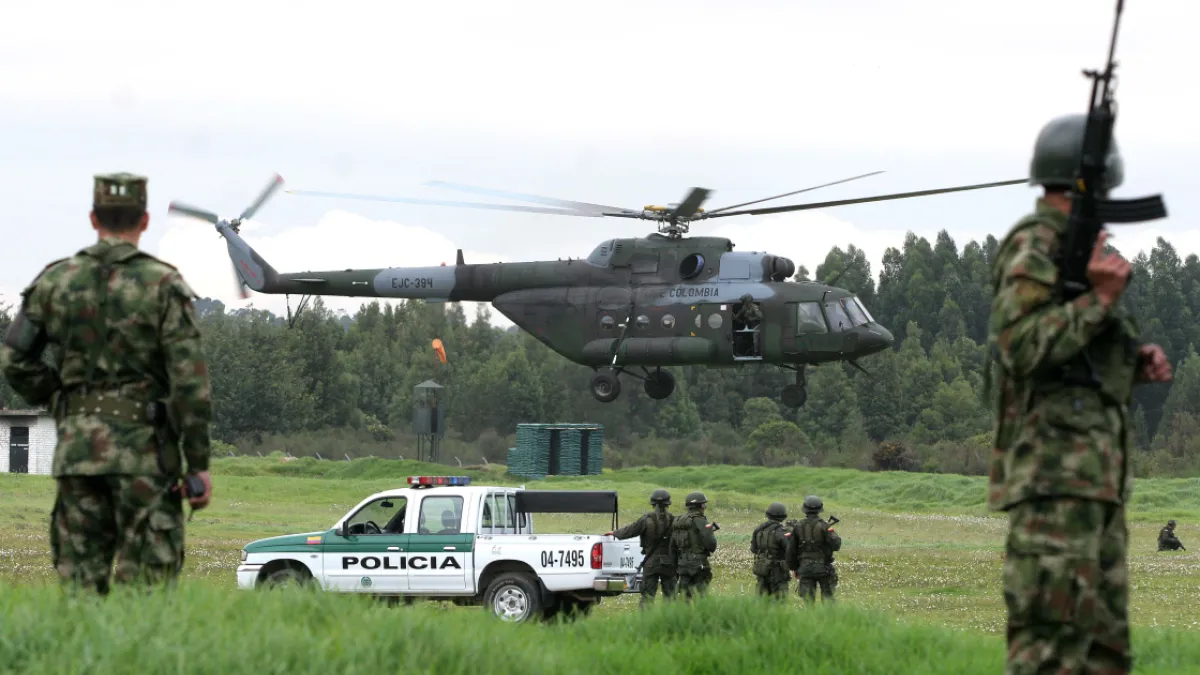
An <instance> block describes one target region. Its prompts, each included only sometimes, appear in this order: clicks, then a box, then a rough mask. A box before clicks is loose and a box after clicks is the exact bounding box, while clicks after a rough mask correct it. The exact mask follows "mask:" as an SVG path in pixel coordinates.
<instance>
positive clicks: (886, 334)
mask: <svg viewBox="0 0 1200 675" xmlns="http://www.w3.org/2000/svg"><path fill="white" fill-rule="evenodd" d="M864 328H865V329H866V330H865V331H863V333H862V335H861V336H860V337H859V342H858V344H859V351H862V352H864V353H867V354H875V353H877V352H881V351H883V350H885V349H890V348H891V346H892V343H893V342H895V340H896V338H895V337H893V336H892V332H891V331H889V330H888V329H886V328H884V327H883V326H880V325H879V324H877V323H872V324H869V325H867V326H864Z"/></svg>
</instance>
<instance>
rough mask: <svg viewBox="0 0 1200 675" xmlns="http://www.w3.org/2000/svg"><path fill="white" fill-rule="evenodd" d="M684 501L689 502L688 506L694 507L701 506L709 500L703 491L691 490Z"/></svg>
mask: <svg viewBox="0 0 1200 675" xmlns="http://www.w3.org/2000/svg"><path fill="white" fill-rule="evenodd" d="M684 503H685V504H687V505H688V507H692V506H700V505H701V504H707V503H708V500H707V499H705V498H704V493H703V492H689V493H688V496H687V499H685V500H684Z"/></svg>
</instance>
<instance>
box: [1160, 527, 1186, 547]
mask: <svg viewBox="0 0 1200 675" xmlns="http://www.w3.org/2000/svg"><path fill="white" fill-rule="evenodd" d="M1181 548H1183V542H1182V541H1179V537H1176V536H1175V521H1174V520H1169V521H1167V526H1166V527H1164V528H1163V529H1162V530H1160V531H1159V533H1158V550H1160V551H1178V550H1179V549H1181Z"/></svg>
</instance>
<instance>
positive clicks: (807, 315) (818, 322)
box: [796, 302, 829, 335]
mask: <svg viewBox="0 0 1200 675" xmlns="http://www.w3.org/2000/svg"><path fill="white" fill-rule="evenodd" d="M827 332H829V328H828V327H827V326H826V325H825V317H824V316H822V315H821V307H820V305H818V304H817V303H815V302H801V303H798V304H797V305H796V335H812V334H814V333H827Z"/></svg>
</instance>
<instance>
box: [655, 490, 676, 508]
mask: <svg viewBox="0 0 1200 675" xmlns="http://www.w3.org/2000/svg"><path fill="white" fill-rule="evenodd" d="M650 503H651V504H656V505H657V504H662V505H664V506H670V505H671V493H670V492H667V491H666V490H664V489H662V488H659V489H657V490H655V491H654V493H653V494H651V495H650Z"/></svg>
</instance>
